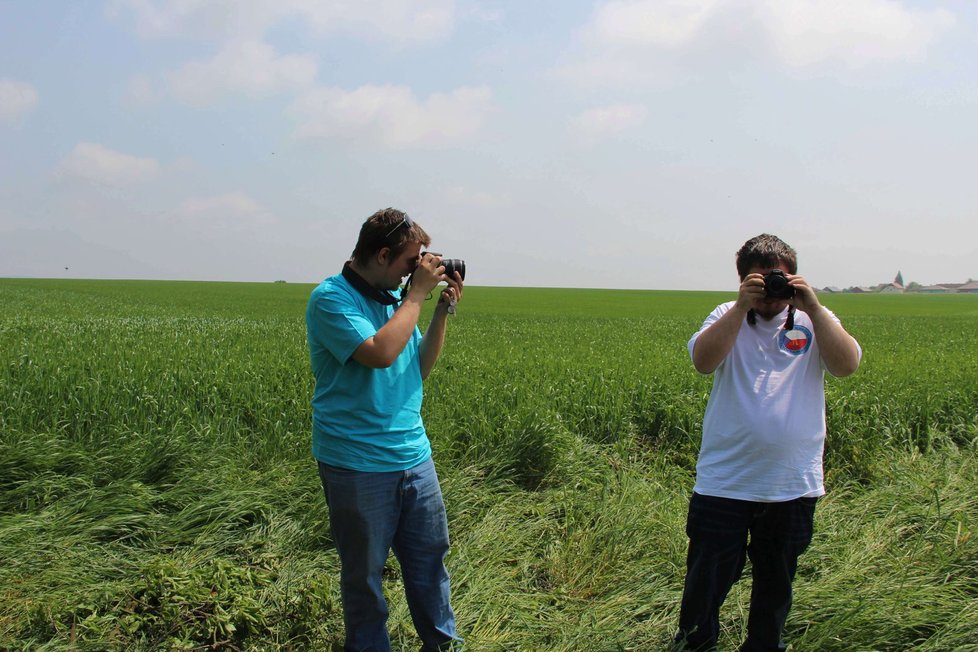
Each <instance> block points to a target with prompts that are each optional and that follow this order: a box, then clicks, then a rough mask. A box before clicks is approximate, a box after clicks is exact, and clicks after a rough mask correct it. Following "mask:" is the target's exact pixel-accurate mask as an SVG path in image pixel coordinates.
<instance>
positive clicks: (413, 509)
mask: <svg viewBox="0 0 978 652" xmlns="http://www.w3.org/2000/svg"><path fill="white" fill-rule="evenodd" d="M319 477H320V478H321V479H322V482H323V490H324V491H325V493H326V503H327V505H328V506H329V523H330V529H331V531H332V533H333V540H334V541H335V542H336V549H337V551H338V552H339V555H340V595H341V598H342V600H343V622H344V624H345V625H346V643H345V646H344V648H343V649H344V650H349V651H351V652H361V651H363V652H390V649H391V644H390V638H389V636H388V634H387V615H388V611H387V601H386V600H385V599H384V589H383V585H382V581H381V576H382V573H383V570H384V563H385V562H386V561H387V557H388V555H389V554H390V550H391V548H393V549H394V554H395V555H397V559H398V561H399V562H400V563H401V575H402V577H403V579H404V593H405V595H406V597H407V604H408V609H409V610H410V611H411V619H412V620H413V621H414V627H415V629H416V630H417V632H418V636H420V637H421V641H422V644H423V646H422V648H421V649H422V650H424V651H426V652H427V651H429V650H431V651H434V650H452V649H456V646H460V645H461V643H462V640H461V639H460V638H459V637H458V634H457V633H456V631H455V614H454V613H453V612H452V607H451V604H450V597H449V593H450V589H449V579H448V571H446V570H445V564H444V559H445V555H446V554H447V553H448V521H447V519H446V517H445V503H444V502H443V501H442V495H441V487H440V486H439V484H438V476H437V474H436V473H435V465H434V464H433V463H432V461H431V460H430V459H429V460H428V461H426V462H424V463H422V464H419V465H418V466H416V467H414V468H413V469H408V470H407V471H394V472H390V473H366V472H361V471H350V470H347V469H339V468H336V467H333V466H328V465H326V464H323V463H322V462H320V463H319Z"/></svg>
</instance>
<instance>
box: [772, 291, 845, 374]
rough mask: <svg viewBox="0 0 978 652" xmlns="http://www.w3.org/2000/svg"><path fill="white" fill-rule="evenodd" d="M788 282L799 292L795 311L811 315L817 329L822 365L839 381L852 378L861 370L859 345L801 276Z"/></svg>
mask: <svg viewBox="0 0 978 652" xmlns="http://www.w3.org/2000/svg"><path fill="white" fill-rule="evenodd" d="M788 282H789V283H790V284H791V286H792V287H794V288H795V298H794V299H792V303H794V305H795V307H796V308H798V310H801V311H803V312H805V313H807V314H808V316H809V318H810V319H811V320H812V326H813V327H814V329H815V340H816V341H817V342H818V348H819V351H821V354H822V362H824V363H825V368H826V369H827V370H828V372H829V373H830V374H832V375H833V376H835V377H837V378H843V377H845V376H848V375H850V374H851V373H853V372H854V371H856V369H858V368H859V345H858V344H856V340H855V338H854V337H853V336H852V335H850V334H849V333H848V332H846V329H845V328H843V327H842V324H840V323H839V322H838V321H836V320H835V319H832V315H831V314H829V312H828V310H826V308H825V306H823V305H822V304H821V302H820V301H819V300H818V295H817V294H815V290H813V289H812V288H811V286H809V285H808V283H807V282H806V281H805V279H803V278H802V277H800V276H792V277H790V278H789V280H788Z"/></svg>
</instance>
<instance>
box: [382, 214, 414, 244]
mask: <svg viewBox="0 0 978 652" xmlns="http://www.w3.org/2000/svg"><path fill="white" fill-rule="evenodd" d="M405 224H406V225H407V226H408V228H411V227H412V226H413V225H414V222H413V221H412V220H411V218H410V217H409V216H408V214H407V213H405V214H404V219H402V220H401V221H400V222H398V223H397V224H396V225H395V226H394V228H393V229H391V230H390V231H388V232H387V235H385V236H384V240H386V239H387V238H389V237H391V236H392V235H394V232H395V231H397V230H398V229H399V228H401V227H402V226H404V225H405Z"/></svg>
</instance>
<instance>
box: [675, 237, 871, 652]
mask: <svg viewBox="0 0 978 652" xmlns="http://www.w3.org/2000/svg"><path fill="white" fill-rule="evenodd" d="M797 267H798V261H797V255H796V253H795V251H794V250H793V249H792V248H791V247H789V246H788V245H787V244H785V243H784V242H783V241H782V240H781V239H779V238H777V237H775V236H773V235H769V234H762V235H759V236H757V237H755V238H751V239H750V240H748V241H747V242H746V243H745V244H744V246H743V247H742V248H741V249H740V251H738V252H737V272H738V274H739V275H740V280H741V284H740V290H739V292H738V295H737V299H736V301H730V302H728V303H724V304H721V305H719V306H717V308H716V309H715V310H714V311H713V312H712V313H710V315H709V316H708V317H707V318H706V321H705V322H704V323H703V326H702V327H701V328H700V330H699V331H697V332H696V333H695V334H694V335H693V336H692V338H690V340H689V344H688V348H689V353H690V357H691V358H692V360H693V366H694V367H696V370H697V371H699V372H700V373H704V374H708V373H713V374H714V378H713V389H712V391H711V393H710V399H709V402H708V403H707V407H706V414H705V416H704V418H703V441H702V445H701V448H700V455H699V459H698V461H697V464H696V484H695V486H694V487H693V496H692V498H691V500H690V505H689V514H688V518H687V523H686V533H687V535H688V536H689V551H688V554H687V562H686V563H687V567H686V580H685V586H684V589H683V598H682V606H681V609H680V615H679V632H678V633H677V635H676V642H677V643H679V644H680V647H682V648H683V649H687V650H710V649H713V648H714V647H715V646H716V643H717V638H718V635H719V612H720V605H722V604H723V601H724V600H725V599H726V597H727V593H728V592H729V590H730V587H731V586H733V584H734V582H736V581H737V580H738V579H739V577H740V575H741V572H742V571H743V569H744V565H745V562H746V559H747V558H748V557H749V558H750V560H751V573H752V578H753V586H752V589H751V605H750V615H749V617H748V623H747V639H746V641H745V642H744V644H743V645H742V647H741V648H740V649H741V651H742V652H748V651H753V650H784V649H785V644H784V642H783V641H782V639H781V636H782V630H783V628H784V623H785V620H786V619H787V616H788V611H789V609H790V608H791V583H792V581H793V579H794V575H795V569H796V568H797V562H798V557H799V556H800V555H801V553H802V552H804V550H805V548H807V547H808V544H809V543H810V542H811V538H812V526H813V521H814V515H815V503H816V501H817V499H818V497H819V496H821V495H823V494H824V493H825V488H824V486H823V483H822V453H823V448H824V444H825V392H824V372H825V371H828V372H829V373H830V374H832V375H833V376H837V377H842V376H848V375H849V374H851V373H853V372H854V371H855V370H856V369H857V368H858V367H859V362H860V359H861V357H862V349H861V348H860V346H859V344H858V343H857V342H856V340H855V339H853V337H852V336H851V335H849V333H847V332H846V330H845V329H844V328H843V327H842V324H841V323H840V322H839V320H838V319H837V318H836V316H835V315H834V314H832V313H831V312H830V311H829V310H828V309H827V308H825V307H824V306H822V304H821V303H820V302H819V300H818V297H817V296H816V294H815V291H814V290H813V289H812V288H811V286H809V285H808V283H807V282H806V281H805V279H804V278H802V277H801V276H798V275H797Z"/></svg>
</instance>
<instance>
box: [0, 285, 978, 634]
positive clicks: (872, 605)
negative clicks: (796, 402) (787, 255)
mask: <svg viewBox="0 0 978 652" xmlns="http://www.w3.org/2000/svg"><path fill="white" fill-rule="evenodd" d="M310 289H311V286H296V285H288V284H227V283H225V284H219V283H177V282H172V283H167V282H124V281H90V282H86V281H38V280H2V281H0V305H2V306H3V308H4V310H3V313H2V314H0V649H66V648H73V649H93V650H95V649H98V650H101V649H114V650H130V649H146V650H149V649H255V650H265V649H309V648H314V649H329V648H330V647H331V646H332V647H336V646H339V645H341V642H342V617H341V608H340V604H339V597H338V583H337V560H336V556H335V552H334V551H333V549H332V547H331V542H330V538H329V534H328V520H327V515H326V510H325V506H324V501H323V498H322V491H321V488H320V487H319V482H318V477H317V475H316V471H315V466H314V464H313V462H312V460H311V457H310V454H309V423H310V414H309V407H308V403H309V398H310V396H311V390H312V378H311V374H310V372H309V369H308V359H307V355H308V354H307V351H306V348H305V326H304V321H303V314H304V309H305V301H306V298H307V297H308V293H309V291H310ZM729 298H731V295H728V294H723V293H681V292H638V291H598V290H546V289H506V288H478V287H473V288H467V290H466V298H465V301H464V302H463V304H462V305H460V308H459V314H458V316H457V317H454V318H453V319H452V322H451V324H450V332H449V342H448V344H447V346H446V349H445V352H444V354H443V356H442V359H441V360H440V362H439V365H438V367H437V368H436V370H435V371H434V373H433V374H432V376H431V377H430V378H429V379H428V381H427V383H426V398H425V405H424V416H425V421H426V424H427V427H428V430H429V433H430V436H431V439H432V441H433V446H434V449H435V458H436V463H437V464H438V468H439V473H440V475H441V478H442V483H443V489H444V492H445V496H446V501H447V504H448V510H449V519H450V528H451V534H452V537H453V552H452V554H451V556H450V557H449V568H450V571H451V572H452V576H453V588H454V605H455V609H456V612H457V614H458V617H459V624H460V627H461V630H462V632H463V634H464V635H465V637H466V639H467V641H468V643H469V647H470V648H471V649H473V650H567V651H571V650H651V649H664V648H665V647H666V646H667V644H668V641H669V639H670V637H671V634H672V633H673V629H674V627H675V622H676V616H677V608H678V600H679V595H680V592H681V589H682V575H683V572H684V560H685V544H686V540H685V535H684V533H683V527H684V520H685V510H686V501H687V500H688V495H689V491H690V488H691V486H692V479H693V470H694V465H695V459H696V453H697V449H698V444H699V430H700V426H701V422H702V414H703V409H704V407H705V404H706V400H707V398H708V395H709V390H710V378H709V377H704V376H700V375H698V374H696V373H695V371H693V369H692V366H691V365H690V363H689V361H688V355H687V353H686V348H685V343H686V340H687V339H688V337H689V336H690V335H691V334H692V333H693V332H694V331H695V330H696V329H697V328H698V327H699V324H700V323H701V321H702V319H703V318H704V317H705V315H706V314H707V313H708V312H709V311H710V310H711V309H712V308H713V307H714V306H715V305H716V303H718V302H720V301H723V300H727V299H729ZM824 300H825V301H826V303H828V305H829V306H830V307H831V308H832V309H833V310H834V311H835V312H836V313H837V314H839V316H840V317H841V318H842V319H843V321H844V323H845V324H846V326H847V327H848V329H849V330H850V332H852V333H853V334H854V335H855V336H856V337H857V338H858V339H859V340H860V342H861V343H862V345H863V348H864V350H865V356H864V359H863V366H862V368H861V369H860V371H859V372H857V374H856V375H855V376H853V377H850V378H847V379H839V380H837V379H830V380H829V381H828V382H827V410H828V422H829V442H828V447H827V456H826V470H827V477H828V485H829V495H828V496H827V497H826V498H825V499H824V500H823V501H822V503H821V505H820V507H819V510H818V513H817V515H816V539H815V541H814V542H813V545H812V547H811V549H810V550H809V552H808V553H807V554H806V555H805V557H803V558H802V565H801V569H800V571H799V580H798V586H797V597H796V605H795V608H794V609H793V611H792V615H791V618H790V620H789V632H788V638H789V640H790V641H791V642H792V644H793V646H794V648H793V649H795V650H840V651H841V650H909V649H920V650H958V649H978V646H976V644H975V641H976V640H978V626H976V623H978V542H976V538H975V537H976V532H975V529H976V527H978V525H976V524H978V492H976V491H975V486H976V485H975V478H976V477H978V445H976V441H978V356H976V355H975V354H974V350H975V347H974V344H973V343H974V342H975V341H976V335H978V319H976V316H978V297H974V296H970V297H969V296H941V297H935V296H909V295H903V296H897V297H892V296H889V297H884V296H879V295H874V296H855V295H844V296H843V295H831V296H826V297H824ZM385 577H386V579H385V587H386V590H387V592H388V596H389V599H390V604H391V629H392V632H393V637H394V640H395V647H396V648H398V649H405V650H407V649H416V648H417V646H418V641H417V640H416V638H415V636H414V632H413V627H412V626H411V622H410V616H409V614H408V613H407V609H406V605H405V604H404V602H403V598H402V597H401V584H400V577H399V572H398V568H397V564H396V561H394V560H393V559H392V560H391V562H390V565H389V569H388V573H387V574H386V576H385ZM748 596H749V581H747V580H746V579H745V580H744V581H742V582H741V583H740V584H739V585H737V587H735V590H734V592H733V593H732V594H731V596H730V598H729V599H728V603H727V605H726V606H725V608H724V611H723V638H722V640H721V643H722V645H723V646H724V649H734V648H735V646H736V645H737V643H738V642H739V640H740V637H742V634H743V627H744V625H745V623H746V618H745V613H746V610H747V601H748ZM337 649H338V648H337Z"/></svg>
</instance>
